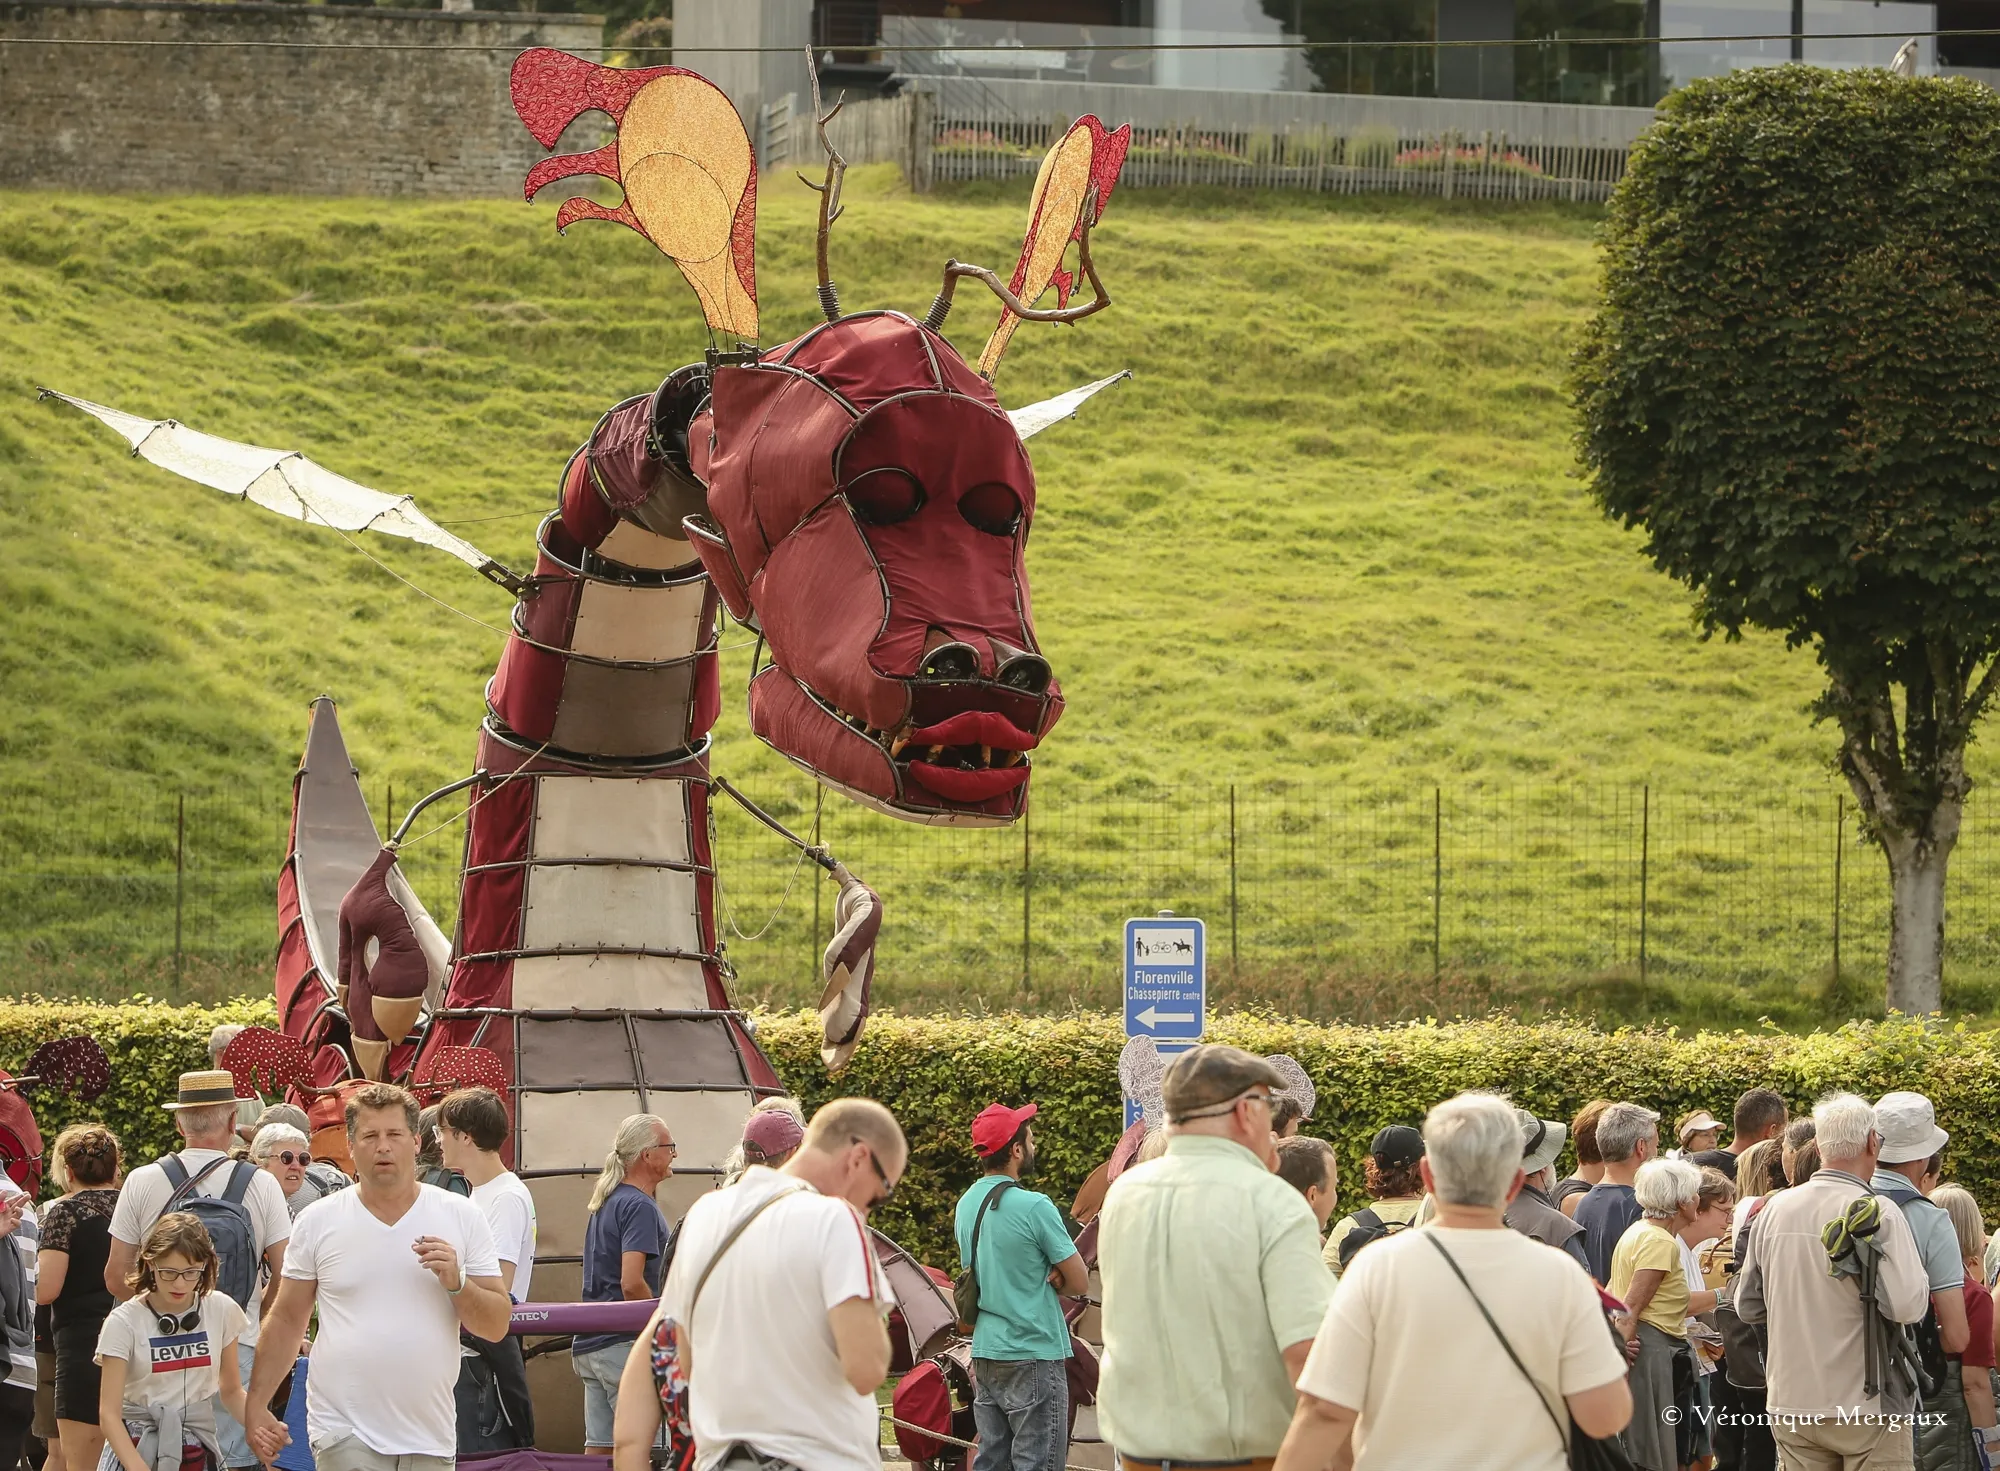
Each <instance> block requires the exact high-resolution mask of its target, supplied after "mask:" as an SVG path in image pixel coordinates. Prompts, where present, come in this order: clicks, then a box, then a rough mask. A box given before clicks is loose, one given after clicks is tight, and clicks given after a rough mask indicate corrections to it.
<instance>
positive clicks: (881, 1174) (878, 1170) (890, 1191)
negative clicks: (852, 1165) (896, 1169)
mask: <svg viewBox="0 0 2000 1471" xmlns="http://www.w3.org/2000/svg"><path fill="white" fill-rule="evenodd" d="M848 1142H849V1143H850V1144H859V1145H860V1146H861V1147H862V1148H863V1149H865V1150H867V1151H868V1163H869V1164H871V1165H873V1166H874V1167H875V1178H876V1179H878V1180H880V1181H881V1182H882V1193H881V1194H880V1195H878V1196H876V1197H875V1198H874V1199H873V1200H871V1201H869V1202H868V1209H870V1210H871V1211H872V1210H875V1209H876V1208H877V1207H880V1206H885V1205H887V1204H888V1203H889V1197H890V1196H892V1195H894V1194H895V1193H896V1187H895V1184H894V1183H893V1182H892V1181H891V1180H890V1179H889V1172H888V1171H887V1170H885V1169H883V1168H882V1161H881V1160H880V1159H878V1158H877V1157H876V1154H875V1146H874V1145H872V1144H870V1143H869V1142H868V1141H867V1140H865V1139H850V1140H849V1141H848Z"/></svg>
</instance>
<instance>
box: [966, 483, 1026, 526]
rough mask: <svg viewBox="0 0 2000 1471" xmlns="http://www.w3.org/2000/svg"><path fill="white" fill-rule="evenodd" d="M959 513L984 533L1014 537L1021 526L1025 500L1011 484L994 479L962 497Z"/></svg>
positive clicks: (976, 486) (977, 486)
mask: <svg viewBox="0 0 2000 1471" xmlns="http://www.w3.org/2000/svg"><path fill="white" fill-rule="evenodd" d="M958 514H959V515H961V516H963V517H965V519H966V520H967V521H969V522H970V523H971V524H972V525H973V526H975V527H977V528H978V529H979V530H981V531H986V532H991V533H992V534H993V535H994V536H1012V535H1013V534H1014V528H1015V527H1017V526H1019V525H1020V524H1021V497H1020V496H1018V495H1016V494H1015V493H1014V487H1013V486H1011V485H1002V484H1001V483H1000V482H999V481H997V480H990V481H988V482H987V483H986V484H984V485H975V486H973V487H972V489H970V490H968V491H967V492H966V493H965V494H964V495H962V496H960V497H959V498H958Z"/></svg>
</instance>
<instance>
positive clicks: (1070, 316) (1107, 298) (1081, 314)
mask: <svg viewBox="0 0 2000 1471" xmlns="http://www.w3.org/2000/svg"><path fill="white" fill-rule="evenodd" d="M1095 214H1096V211H1095V210H1094V209H1093V210H1091V211H1090V212H1089V214H1087V215H1086V216H1085V218H1084V226H1083V232H1082V233H1081V234H1080V235H1078V236H1077V241H1076V263H1077V266H1078V268H1079V269H1080V270H1081V271H1082V272H1083V274H1084V277H1085V279H1087V280H1088V281H1089V282H1090V290H1091V299H1090V300H1089V301H1086V302H1082V303H1080V304H1079V305H1077V306H1065V307H1033V306H1029V305H1028V304H1027V303H1026V302H1024V301H1022V300H1021V298H1020V297H1018V296H1016V295H1015V294H1014V293H1013V292H1012V291H1010V290H1008V289H1007V287H1006V285H1005V284H1004V283H1003V282H1002V281H1001V279H1000V278H999V277H998V276H996V275H994V274H993V272H992V271H990V270H988V269H987V268H986V267H985V266H975V265H968V264H967V263H966V262H964V261H959V260H948V261H946V262H945V263H944V284H943V285H942V286H940V287H939V288H938V294H937V299H936V300H934V301H933V302H932V303H931V309H930V310H929V311H928V312H926V313H925V314H924V325H925V326H926V327H928V328H930V329H931V331H933V332H940V331H942V330H944V319H945V318H946V317H948V316H950V315H951V294H952V292H953V291H954V290H955V289H957V286H958V280H959V277H961V276H970V277H972V278H973V279H974V280H975V281H984V282H985V283H986V285H987V287H988V288H989V289H990V290H991V291H992V292H993V294H994V295H995V296H997V297H999V298H1000V300H1001V302H1002V303H1003V304H1004V305H1005V306H1006V308H1007V310H1008V311H1010V312H1012V313H1013V314H1014V315H1015V316H1017V317H1019V318H1020V319H1021V320H1022V321H1024V322H1080V321H1082V320H1083V319H1084V318H1085V317H1087V316H1090V315H1092V314H1093V313H1095V312H1101V311H1103V310H1104V309H1105V308H1106V307H1108V306H1110V305H1111V293H1110V292H1109V291H1106V290H1105V289H1104V282H1103V280H1102V279H1101V278H1100V277H1099V276H1098V274H1097V266H1096V264H1095V262H1093V261H1092V260H1091V258H1090V231H1091V227H1092V226H1093V225H1094V224H1095V219H1094V216H1095Z"/></svg>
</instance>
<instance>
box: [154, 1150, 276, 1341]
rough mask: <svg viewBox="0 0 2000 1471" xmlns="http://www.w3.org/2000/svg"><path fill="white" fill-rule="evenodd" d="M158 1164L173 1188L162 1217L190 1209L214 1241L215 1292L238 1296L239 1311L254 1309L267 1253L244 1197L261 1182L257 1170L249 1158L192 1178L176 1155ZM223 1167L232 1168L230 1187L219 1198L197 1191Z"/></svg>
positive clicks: (164, 1157) (223, 1162)
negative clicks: (253, 1183)
mask: <svg viewBox="0 0 2000 1471" xmlns="http://www.w3.org/2000/svg"><path fill="white" fill-rule="evenodd" d="M159 1165H160V1169H161V1171H162V1173H164V1174H165V1175H166V1177H167V1183H168V1184H169V1185H171V1186H173V1187H174V1190H173V1194H171V1195H169V1196H168V1197H167V1203H166V1205H165V1206H164V1207H163V1208H162V1209H161V1211H160V1214H161V1215H163V1216H164V1215H166V1214H167V1213H168V1212H169V1211H186V1212H187V1213H188V1214H189V1215H191V1216H193V1217H194V1218H195V1219H196V1220H197V1221H200V1222H201V1224H202V1226H203V1227H204V1228H205V1229H206V1230H207V1232H208V1239H209V1240H210V1241H212V1242H214V1243H215V1285H216V1287H217V1289H218V1290H220V1291H222V1292H226V1293H228V1294H229V1296H230V1297H232V1298H234V1299H235V1301H236V1305H237V1306H238V1307H240V1308H242V1309H244V1310H245V1311H251V1307H250V1303H251V1300H252V1299H253V1298H255V1297H256V1296H257V1269H258V1268H259V1267H260V1266H262V1265H263V1253H262V1252H260V1251H259V1250H258V1249H257V1228H256V1223H255V1222H254V1221H252V1220H251V1218H250V1208H249V1207H248V1206H246V1205H245V1204H244V1203H243V1197H244V1196H245V1195H247V1194H248V1193H249V1191H250V1182H251V1181H252V1180H254V1179H256V1178H257V1167H256V1166H255V1165H253V1164H251V1163H250V1161H248V1160H247V1159H237V1160H232V1159H218V1160H215V1161H213V1162H211V1163H210V1164H209V1165H207V1166H206V1167H205V1168H204V1169H203V1170H202V1172H201V1173H200V1174H198V1175H194V1176H190V1175H189V1174H188V1172H187V1166H186V1165H184V1164H182V1163H181V1157H180V1156H179V1155H177V1154H163V1155H161V1156H160V1159H159ZM224 1165H228V1166H230V1177H229V1188H228V1189H226V1190H224V1191H223V1192H222V1194H220V1195H203V1194H202V1193H201V1192H200V1189H199V1188H198V1187H199V1186H200V1185H201V1182H202V1181H203V1180H206V1179H207V1178H208V1177H209V1176H210V1175H212V1174H214V1173H215V1172H216V1171H217V1170H219V1169H221V1168H222V1166H224Z"/></svg>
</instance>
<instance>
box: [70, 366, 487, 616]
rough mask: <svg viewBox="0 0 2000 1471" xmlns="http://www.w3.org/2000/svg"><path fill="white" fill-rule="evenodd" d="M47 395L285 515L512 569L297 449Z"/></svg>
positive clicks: (411, 504) (209, 482) (136, 446)
mask: <svg viewBox="0 0 2000 1471" xmlns="http://www.w3.org/2000/svg"><path fill="white" fill-rule="evenodd" d="M40 397H42V398H53V399H59V400H61V401H62V402H63V403H66V404H68V405H69V406H70V407H71V408H76V409H81V410H83V412H84V413H86V414H89V415H90V416H91V417H92V418H93V419H99V420H102V421H103V422H104V423H106V424H109V425H110V426H111V427H112V428H113V429H115V430H117V431H118V432H119V433H120V434H121V435H123V436H124V437H125V440H126V442H127V443H128V444H130V445H131V446H132V453H133V454H135V455H137V456H138V457H139V458H140V459H142V460H150V461H151V462H152V463H153V464H155V465H158V466H159V467H160V468H161V469H162V470H171V471H173V472H174V473H175V474H176V475H185V476H186V477H187V478H188V479H190V480H193V481H196V482H198V483H199V484H202V485H206V486H208V487H210V488H211V489H214V490H219V491H221V492H222V493H223V494H224V495H230V496H235V497H236V498H237V499H238V500H249V501H254V502H255V503H256V504H257V505H260V506H262V507H263V508H264V509H265V510H267V511H275V512H276V513H277V514H278V515H280V516H288V517H290V518H291V519H292V520H294V521H306V522H311V523H315V524H317V525H321V526H331V527H333V528H334V529H335V530H336V531H379V532H381V533H383V534H384V535H385V536H402V537H407V538H409V539H410V540H411V541H416V542H422V543H423V544H424V545H425V546H428V547H436V548H437V549H438V550H439V551H441V552H449V553H450V554H451V555H452V556H454V557H456V558H458V560H459V561H461V562H463V563H465V564H466V565H467V566H468V567H476V568H478V569H479V570H480V571H481V572H483V573H486V574H487V575H488V576H489V577H490V576H493V575H494V574H495V573H496V572H500V573H505V574H506V576H512V574H511V573H506V569H505V568H503V567H501V566H500V564H499V563H498V562H495V561H494V560H493V559H492V558H491V557H489V556H487V555H486V553H484V552H482V551H481V550H479V548H478V547H476V546H474V545H472V543H471V542H468V541H465V540H462V539H461V538H459V537H456V536H453V535H452V534H451V533H450V532H449V531H446V530H445V529H444V528H443V527H442V526H440V525H438V524H437V523H436V522H435V521H433V520H431V518H430V517H428V516H426V515H425V514H424V513H423V512H422V511H420V510H418V509H417V503H416V501H415V500H414V499H413V498H412V497H410V496H407V495H385V494H383V493H382V492H381V491H379V490H370V489H369V488H368V487H367V486H365V485H358V484H356V483H355V482H354V481H352V480H349V479H347V478H346V477H345V476H342V475H336V474H334V473H333V472H332V471H331V470H328V469H327V468H325V467H324V466H322V465H316V464H314V463H313V462H312V461H311V460H309V459H307V458H306V457H305V456H304V455H302V454H300V453H299V452H298V451H296V450H283V449H265V448H264V447H263V446H261V445H255V444H242V443H239V442H238V441H236V440H233V439H219V438H217V437H216V436H215V435H213V434H203V433H201V432H200V431H199V430H195V429H190V428H188V427H187V425H185V424H182V423H180V422H179V421H178V420H175V419H142V418H140V417H139V416H138V415H137V414H128V413H125V412H124V411H123V410H121V409H114V408H107V407H106V406H105V405H103V404H99V403H92V402H91V401H90V400H89V399H84V398H72V397H71V396H70V395H69V394H67V393H57V392H56V391H55V390H54V389H52V388H44V389H42V390H41V392H40ZM495 580H496V581H504V580H505V578H504V577H497V578H495Z"/></svg>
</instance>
